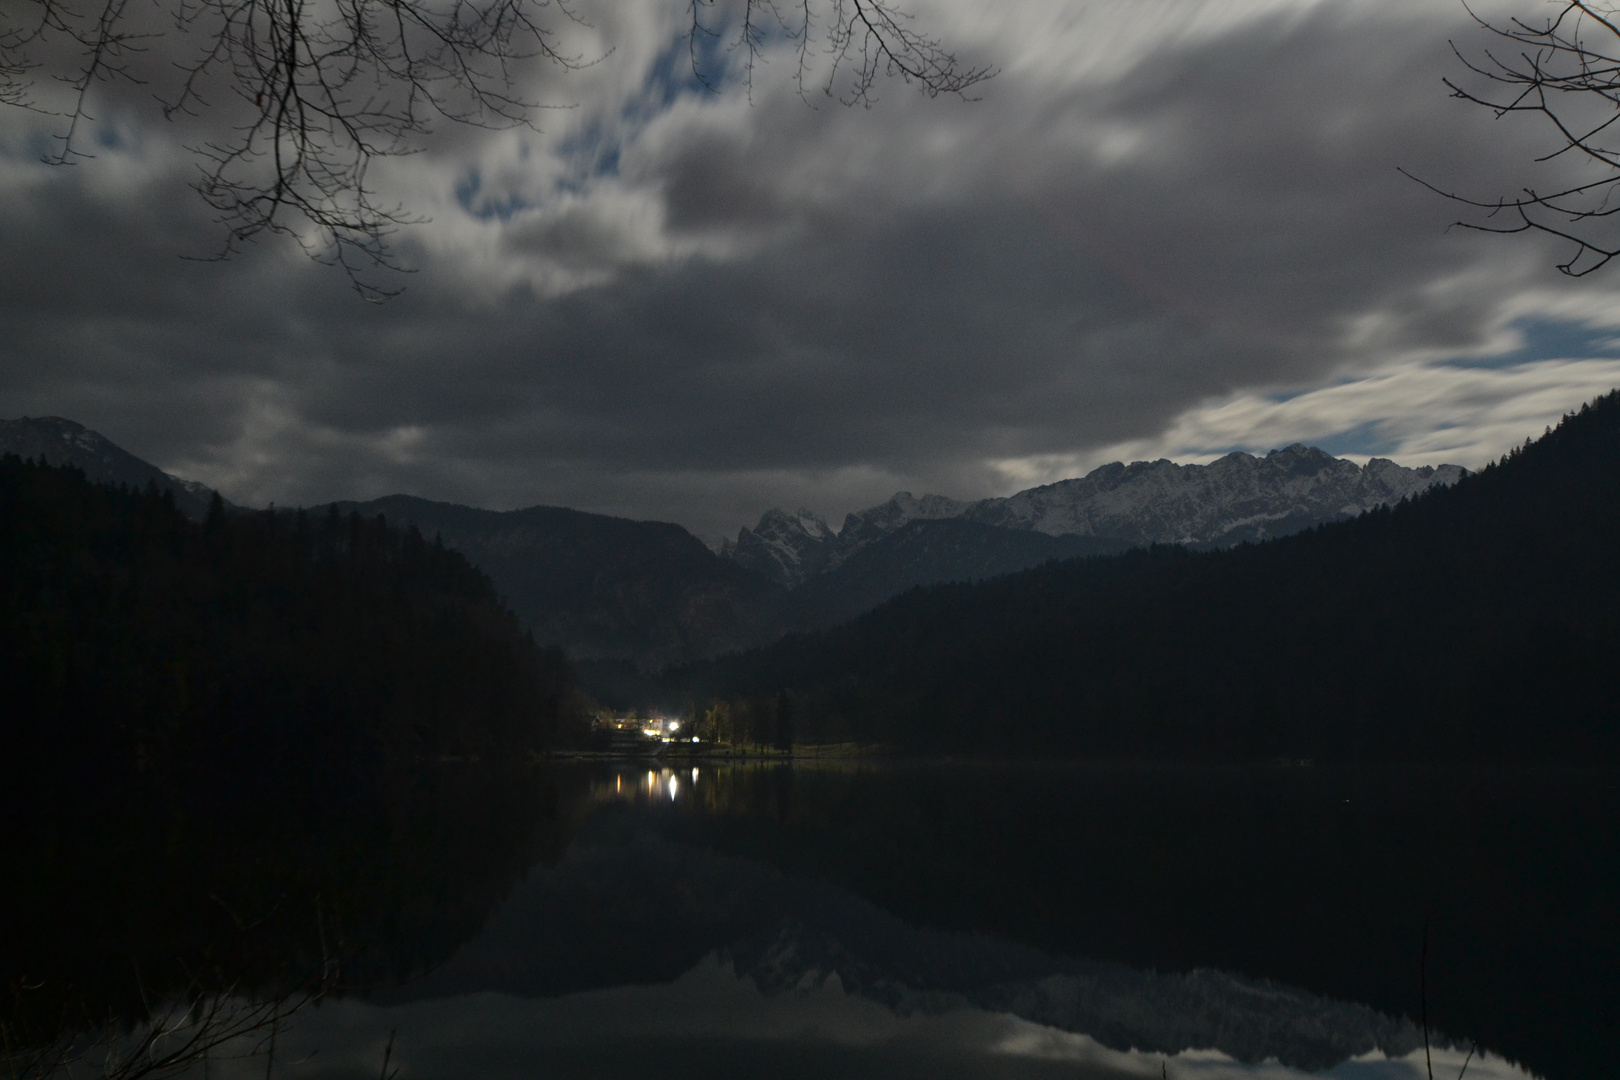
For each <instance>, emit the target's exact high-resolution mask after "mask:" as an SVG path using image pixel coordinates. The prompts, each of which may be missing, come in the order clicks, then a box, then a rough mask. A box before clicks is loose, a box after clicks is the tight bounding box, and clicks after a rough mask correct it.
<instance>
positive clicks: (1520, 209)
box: [1402, 0, 1620, 277]
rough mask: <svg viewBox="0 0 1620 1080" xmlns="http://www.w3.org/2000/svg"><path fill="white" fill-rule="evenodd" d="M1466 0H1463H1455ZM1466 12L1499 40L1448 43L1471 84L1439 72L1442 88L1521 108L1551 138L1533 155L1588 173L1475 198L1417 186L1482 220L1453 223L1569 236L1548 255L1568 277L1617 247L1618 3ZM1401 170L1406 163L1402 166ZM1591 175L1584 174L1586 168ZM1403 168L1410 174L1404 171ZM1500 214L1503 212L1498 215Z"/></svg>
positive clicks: (1507, 110)
mask: <svg viewBox="0 0 1620 1080" xmlns="http://www.w3.org/2000/svg"><path fill="white" fill-rule="evenodd" d="M1464 6H1465V7H1466V6H1467V5H1466V2H1465V4H1464ZM1468 13H1469V15H1470V16H1472V17H1473V19H1474V21H1475V23H1476V24H1477V25H1478V26H1479V27H1481V28H1482V29H1484V30H1486V31H1488V32H1490V33H1491V34H1493V35H1495V36H1496V37H1497V38H1498V39H1500V40H1501V42H1502V43H1503V45H1504V46H1505V47H1504V48H1503V49H1501V50H1490V49H1487V50H1485V51H1484V53H1483V55H1481V56H1480V57H1478V58H1470V57H1469V56H1467V55H1465V54H1464V53H1463V51H1462V50H1461V49H1459V48H1458V47H1457V46H1456V44H1455V43H1453V44H1452V51H1453V53H1455V54H1456V56H1457V58H1458V60H1459V61H1461V63H1462V65H1463V67H1464V68H1465V69H1466V70H1467V71H1468V72H1469V73H1470V75H1471V76H1472V77H1473V78H1472V80H1471V81H1470V82H1471V85H1469V86H1465V85H1464V84H1463V83H1462V82H1461V81H1454V80H1452V79H1449V78H1448V79H1446V80H1444V82H1445V85H1446V87H1447V88H1448V89H1449V90H1450V91H1451V95H1452V96H1453V97H1455V98H1458V99H1460V100H1462V101H1466V102H1468V103H1470V104H1473V105H1478V106H1481V107H1482V108H1486V109H1489V110H1491V112H1492V113H1493V114H1495V116H1496V117H1498V118H1499V119H1500V118H1502V117H1507V116H1510V115H1517V114H1529V115H1532V116H1536V117H1539V118H1540V119H1541V120H1542V121H1543V122H1545V123H1546V124H1548V125H1550V126H1551V128H1552V130H1553V132H1554V133H1555V139H1554V147H1553V149H1552V150H1550V151H1549V152H1548V153H1546V154H1543V155H1541V156H1540V157H1538V158H1536V159H1535V160H1536V162H1537V163H1539V164H1546V163H1549V162H1554V161H1558V160H1559V159H1567V160H1568V165H1569V166H1570V167H1571V168H1573V169H1576V170H1581V169H1584V170H1586V172H1587V174H1588V175H1589V176H1591V178H1590V179H1578V180H1576V181H1574V182H1570V181H1567V180H1566V181H1565V182H1564V183H1560V184H1556V185H1554V187H1553V189H1552V190H1550V191H1544V190H1538V189H1536V188H1534V187H1526V188H1524V189H1523V190H1521V191H1520V192H1519V193H1517V194H1514V195H1507V196H1501V197H1498V198H1494V199H1488V198H1487V199H1481V198H1477V197H1473V196H1468V195H1463V194H1460V193H1458V192H1455V191H1448V190H1443V189H1441V188H1439V187H1437V186H1435V185H1434V184H1432V183H1429V182H1428V181H1425V180H1421V179H1418V178H1417V177H1412V178H1413V179H1415V180H1418V182H1419V183H1421V184H1423V186H1424V187H1427V188H1429V189H1430V190H1431V191H1435V192H1437V193H1439V194H1441V195H1444V196H1445V197H1446V198H1448V199H1451V200H1452V201H1454V202H1458V203H1461V204H1463V205H1465V206H1468V207H1471V208H1473V209H1475V210H1479V211H1482V212H1483V214H1484V217H1483V220H1479V219H1475V220H1462V221H1458V222H1456V224H1457V225H1458V226H1460V227H1462V228H1465V229H1473V230H1476V231H1480V232H1495V233H1522V232H1538V233H1544V234H1546V235H1549V236H1553V237H1556V238H1558V239H1559V240H1562V241H1564V242H1566V243H1568V244H1569V245H1570V252H1571V253H1570V255H1569V257H1568V258H1566V259H1564V260H1563V261H1562V262H1560V263H1558V264H1557V267H1558V269H1559V271H1561V272H1562V273H1564V274H1567V275H1569V276H1571V277H1583V276H1585V275H1586V274H1590V273H1592V272H1593V271H1595V270H1599V269H1601V268H1602V267H1604V266H1606V265H1607V264H1608V263H1609V261H1610V260H1612V259H1614V258H1616V257H1617V256H1620V219H1616V218H1615V214H1616V213H1617V212H1620V206H1617V205H1615V196H1616V194H1617V192H1620V141H1617V140H1616V137H1615V133H1616V131H1617V130H1620V128H1617V127H1616V125H1617V123H1620V9H1616V8H1615V7H1613V6H1611V5H1609V4H1602V3H1591V2H1587V0H1565V2H1563V3H1562V4H1561V5H1560V6H1559V8H1558V10H1557V12H1556V13H1555V14H1553V15H1550V16H1549V17H1547V18H1546V19H1544V20H1542V21H1527V20H1525V19H1520V18H1512V19H1509V20H1508V21H1506V22H1492V21H1490V20H1487V19H1485V18H1484V17H1482V16H1480V15H1479V14H1477V13H1476V12H1475V11H1474V10H1473V9H1472V8H1469V9H1468ZM1402 172H1405V170H1402ZM1594 173H1595V175H1592V174H1594ZM1406 175H1408V176H1411V174H1410V173H1407V174H1406ZM1498 219H1502V220H1498Z"/></svg>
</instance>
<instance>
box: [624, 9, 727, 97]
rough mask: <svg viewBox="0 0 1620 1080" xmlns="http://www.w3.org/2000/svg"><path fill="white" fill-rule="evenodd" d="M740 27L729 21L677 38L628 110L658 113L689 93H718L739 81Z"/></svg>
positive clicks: (660, 58)
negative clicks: (738, 36) (737, 48)
mask: <svg viewBox="0 0 1620 1080" xmlns="http://www.w3.org/2000/svg"><path fill="white" fill-rule="evenodd" d="M736 46H737V28H736V27H735V26H734V25H733V24H732V23H731V22H729V21H726V22H721V23H717V24H716V25H714V26H711V27H707V28H705V29H701V30H698V31H696V32H695V33H693V34H692V35H691V36H690V37H688V36H686V35H684V34H683V35H681V36H680V37H677V38H675V39H674V40H673V41H671V42H670V44H669V45H668V46H667V47H666V48H665V49H664V51H663V52H661V53H659V54H658V57H657V59H655V60H654V61H653V64H652V67H651V69H650V70H649V71H648V72H647V79H646V82H645V83H644V85H643V87H642V93H641V94H640V96H639V97H640V100H639V102H638V103H637V104H635V105H632V106H629V107H627V108H626V110H625V111H626V113H628V114H631V115H634V114H637V113H640V114H643V115H644V114H645V113H647V112H659V111H661V110H663V109H667V108H669V106H671V105H672V104H674V103H675V101H676V100H677V99H678V98H680V97H682V96H684V95H688V94H715V93H719V92H721V91H724V90H725V89H726V87H727V86H729V85H732V84H735V83H736V82H737V81H738V80H739V72H738V71H737V70H736V69H737V65H736V64H735V63H734V60H735V52H736Z"/></svg>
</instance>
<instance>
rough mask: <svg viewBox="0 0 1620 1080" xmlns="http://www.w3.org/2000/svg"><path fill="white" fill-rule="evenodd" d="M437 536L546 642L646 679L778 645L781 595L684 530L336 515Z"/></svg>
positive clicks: (564, 516) (545, 520) (550, 511)
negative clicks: (625, 664)
mask: <svg viewBox="0 0 1620 1080" xmlns="http://www.w3.org/2000/svg"><path fill="white" fill-rule="evenodd" d="M340 505H341V506H342V508H343V509H344V510H351V509H352V510H357V511H358V512H359V513H361V514H362V515H365V516H371V515H375V514H386V515H387V516H388V519H389V520H390V521H396V522H400V523H409V524H412V525H414V526H416V527H417V528H419V529H420V530H421V531H422V533H423V534H424V535H427V536H435V535H437V536H442V537H443V538H444V542H445V544H447V545H448V546H450V547H452V548H454V549H455V550H457V551H459V552H461V553H462V554H464V555H466V556H467V558H468V559H469V560H471V562H472V563H473V564H474V565H475V566H477V567H478V568H479V569H480V570H483V571H484V572H485V573H487V574H488V575H489V576H490V578H491V579H493V580H494V582H495V585H496V587H497V588H498V589H499V590H500V594H501V596H502V598H503V599H504V600H505V601H506V602H507V603H508V604H510V605H511V607H512V609H513V610H514V611H515V612H516V613H517V614H518V615H519V616H520V617H521V618H522V619H523V620H524V622H525V623H526V624H527V625H528V627H529V628H530V629H531V630H533V631H534V635H535V637H536V638H537V639H539V640H540V641H541V642H544V643H546V644H556V645H560V646H562V647H563V648H565V649H567V650H568V653H569V655H570V656H571V657H573V658H575V659H582V658H602V657H612V658H619V659H633V660H636V661H638V662H640V663H642V664H644V665H646V666H648V667H651V668H655V669H656V668H658V667H662V666H664V665H666V664H671V663H682V662H687V661H691V660H697V659H702V658H705V657H709V656H714V655H716V654H718V653H722V652H725V651H727V650H729V649H737V648H742V647H745V646H748V645H753V644H756V643H758V642H760V641H766V640H770V639H771V638H773V637H775V636H776V627H777V625H778V623H779V622H780V620H781V618H782V616H781V612H780V611H779V609H780V607H781V606H782V603H783V598H782V595H781V592H782V591H781V590H780V589H779V588H777V587H776V586H775V585H773V584H772V583H771V582H770V581H768V580H766V579H764V578H761V577H759V576H757V575H755V574H752V573H750V572H748V571H747V570H744V569H743V568H742V567H740V566H737V565H735V564H733V563H730V562H727V561H726V560H724V559H721V558H720V557H719V556H717V555H715V554H714V552H712V551H710V550H709V549H708V548H706V547H704V546H703V542H702V541H701V540H699V539H698V538H697V537H695V536H693V535H692V534H691V533H689V532H687V531H686V530H685V529H683V528H681V527H680V526H679V525H672V524H669V523H667V522H662V521H630V520H627V519H625V518H615V517H608V516H606V515H603V514H587V513H584V512H582V511H579V510H567V509H564V508H562V507H555V506H531V507H528V508H526V509H523V510H507V511H496V510H476V509H474V508H472V507H469V506H457V505H455V504H453V503H442V502H432V501H429V500H427V499H418V498H414V497H411V496H408V495H390V496H388V497H386V498H382V499H374V500H372V501H371V502H368V503H343V504H340Z"/></svg>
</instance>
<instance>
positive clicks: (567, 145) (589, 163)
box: [556, 123, 621, 193]
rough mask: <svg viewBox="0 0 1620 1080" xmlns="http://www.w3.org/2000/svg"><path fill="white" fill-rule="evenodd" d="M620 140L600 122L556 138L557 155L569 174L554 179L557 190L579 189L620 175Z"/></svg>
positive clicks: (569, 190) (578, 190)
mask: <svg viewBox="0 0 1620 1080" xmlns="http://www.w3.org/2000/svg"><path fill="white" fill-rule="evenodd" d="M620 148H621V144H620V142H619V140H618V139H617V138H615V137H612V136H610V135H609V134H608V132H607V131H606V129H604V128H603V126H602V125H601V124H600V123H593V124H587V125H586V126H585V127H584V128H583V129H582V130H580V131H578V132H575V133H574V134H572V135H567V136H564V137H563V138H562V139H560V140H558V142H557V148H556V153H557V156H558V157H560V158H562V159H563V160H565V161H567V162H568V163H569V166H570V168H569V173H568V175H567V176H565V177H564V178H563V179H561V180H559V181H558V182H557V189H558V190H559V191H567V192H575V193H577V192H581V191H584V190H585V189H586V188H587V187H589V186H590V184H591V182H592V181H593V180H599V179H602V178H603V177H613V176H618V175H619V153H620Z"/></svg>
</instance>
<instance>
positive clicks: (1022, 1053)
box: [994, 1017, 1533, 1080]
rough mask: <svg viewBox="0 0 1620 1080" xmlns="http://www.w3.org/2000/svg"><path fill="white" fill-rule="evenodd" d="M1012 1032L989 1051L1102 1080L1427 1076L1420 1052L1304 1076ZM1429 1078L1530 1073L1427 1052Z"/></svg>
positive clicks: (1219, 1057) (1447, 1050)
mask: <svg viewBox="0 0 1620 1080" xmlns="http://www.w3.org/2000/svg"><path fill="white" fill-rule="evenodd" d="M1007 1019H1008V1020H1009V1021H1012V1023H1013V1030H1012V1031H1011V1032H1009V1034H1008V1035H1007V1036H1006V1038H1005V1039H1004V1040H1003V1041H1002V1042H1001V1043H1000V1044H999V1045H997V1046H996V1047H995V1048H994V1049H995V1050H996V1051H998V1052H1000V1053H1003V1054H1007V1055H1011V1056H1015V1057H1028V1058H1041V1059H1044V1060H1048V1061H1060V1062H1070V1063H1074V1064H1076V1065H1084V1066H1087V1067H1090V1068H1093V1069H1096V1070H1099V1071H1100V1073H1101V1074H1102V1075H1110V1076H1111V1075H1119V1076H1122V1077H1123V1076H1146V1077H1166V1076H1168V1077H1172V1078H1177V1080H1288V1078H1291V1077H1304V1076H1316V1077H1332V1078H1333V1080H1423V1078H1426V1077H1427V1076H1428V1075H1429V1072H1428V1066H1427V1065H1426V1064H1425V1062H1424V1057H1423V1051H1422V1050H1414V1051H1412V1052H1411V1053H1409V1054H1406V1055H1404V1056H1401V1057H1394V1058H1391V1057H1388V1056H1386V1055H1385V1054H1383V1053H1382V1052H1381V1051H1377V1050H1374V1051H1372V1052H1371V1053H1367V1054H1362V1055H1359V1056H1358V1057H1356V1058H1353V1059H1352V1060H1350V1061H1346V1062H1344V1063H1342V1064H1340V1065H1337V1066H1335V1067H1334V1068H1332V1069H1329V1070H1327V1071H1326V1072H1303V1071H1301V1070H1299V1069H1292V1068H1289V1067H1288V1066H1286V1065H1282V1064H1279V1063H1278V1062H1276V1061H1264V1062H1260V1063H1257V1064H1245V1063H1243V1062H1241V1061H1235V1060H1233V1059H1232V1058H1231V1057H1229V1056H1227V1055H1226V1054H1223V1053H1221V1052H1220V1051H1218V1050H1184V1051H1182V1052H1181V1053H1178V1054H1173V1055H1163V1054H1153V1053H1142V1052H1140V1051H1135V1050H1127V1051H1120V1050H1111V1049H1109V1048H1108V1047H1106V1046H1103V1045H1102V1044H1101V1043H1099V1042H1097V1040H1095V1039H1093V1038H1091V1037H1089V1036H1087V1035H1076V1034H1073V1033H1072V1032H1067V1031H1059V1030H1057V1029H1055V1028H1049V1027H1042V1026H1041V1025H1039V1024H1033V1023H1030V1022H1028V1021H1025V1020H1020V1019H1018V1018H1016V1017H1008V1018H1007ZM1431 1053H1432V1058H1433V1065H1434V1075H1435V1076H1436V1077H1437V1078H1441V1080H1451V1078H1453V1077H1456V1076H1458V1075H1459V1074H1460V1073H1462V1071H1463V1068H1464V1065H1465V1063H1466V1067H1467V1075H1468V1076H1470V1077H1476V1078H1477V1080H1526V1078H1528V1077H1531V1076H1532V1075H1533V1074H1531V1073H1528V1072H1526V1071H1525V1070H1523V1069H1521V1068H1519V1067H1518V1066H1517V1065H1514V1064H1513V1063H1511V1062H1508V1061H1504V1060H1502V1059H1501V1058H1495V1057H1491V1056H1489V1055H1481V1054H1475V1055H1473V1057H1472V1058H1470V1057H1469V1056H1468V1054H1467V1052H1466V1051H1463V1050H1458V1049H1455V1048H1452V1047H1440V1048H1436V1049H1434V1050H1433V1051H1432V1052H1431Z"/></svg>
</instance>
